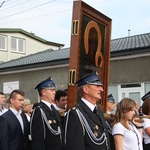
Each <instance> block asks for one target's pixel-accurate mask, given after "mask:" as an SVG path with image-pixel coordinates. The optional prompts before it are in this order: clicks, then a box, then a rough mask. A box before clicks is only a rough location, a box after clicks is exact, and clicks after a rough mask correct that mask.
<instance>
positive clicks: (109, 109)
mask: <svg viewBox="0 0 150 150" xmlns="http://www.w3.org/2000/svg"><path fill="white" fill-rule="evenodd" d="M115 107H116V104H115V100H114V98H113V95H112V94H109V95H108V99H107V105H106V114H109V115H110V120H106V124H107V129H108V133H109V138H110V146H111V150H115V143H114V138H113V136H112V122H113V119H112V120H111V116H112V117H113V116H114V115H113V114H112V111H114V110H115Z"/></svg>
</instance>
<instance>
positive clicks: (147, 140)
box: [143, 118, 150, 144]
mask: <svg viewBox="0 0 150 150" xmlns="http://www.w3.org/2000/svg"><path fill="white" fill-rule="evenodd" d="M143 120H144V123H143V127H144V129H143V139H144V143H145V144H148V143H150V136H149V135H148V134H147V133H146V132H145V129H146V128H148V127H150V119H148V118H144V119H143Z"/></svg>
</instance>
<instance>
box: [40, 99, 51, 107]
mask: <svg viewBox="0 0 150 150" xmlns="http://www.w3.org/2000/svg"><path fill="white" fill-rule="evenodd" d="M41 102H43V103H44V104H45V105H47V106H48V107H49V108H50V109H51V105H52V104H51V103H49V102H47V101H44V100H41Z"/></svg>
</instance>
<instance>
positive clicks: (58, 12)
mask: <svg viewBox="0 0 150 150" xmlns="http://www.w3.org/2000/svg"><path fill="white" fill-rule="evenodd" d="M69 10H71V9H66V10H62V11H59V12H55V13H51V14H45V15H39V16H35V17H31V18H26V19H21V20H16V21H11V22H5V23H1V25H2V24H7V23H14V22H20V21H26V20H31V19H35V18H40V17H45V16H49V15H53V14H58V13H62V12H65V11H69Z"/></svg>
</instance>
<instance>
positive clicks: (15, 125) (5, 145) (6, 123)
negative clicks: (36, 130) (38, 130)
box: [0, 109, 29, 150]
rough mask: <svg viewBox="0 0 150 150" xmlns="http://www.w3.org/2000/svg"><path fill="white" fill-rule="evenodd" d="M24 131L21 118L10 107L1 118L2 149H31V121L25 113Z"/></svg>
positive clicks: (0, 139)
mask: <svg viewBox="0 0 150 150" xmlns="http://www.w3.org/2000/svg"><path fill="white" fill-rule="evenodd" d="M21 117H22V119H23V124H24V133H23V132H22V128H21V125H20V122H19V120H18V119H17V117H16V116H15V115H14V113H13V112H12V111H11V110H10V109H9V110H8V111H7V112H6V113H4V114H3V115H2V116H1V119H0V150H29V147H28V144H29V140H28V134H29V122H28V120H27V118H26V115H25V114H24V113H22V114H21Z"/></svg>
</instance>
